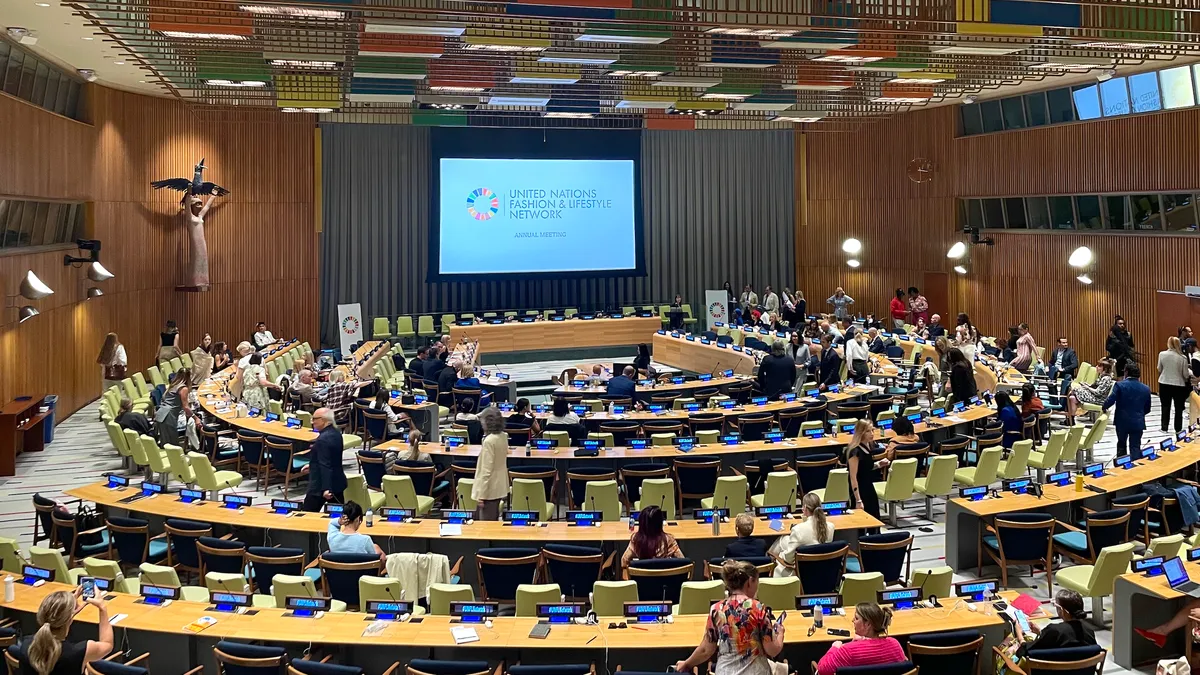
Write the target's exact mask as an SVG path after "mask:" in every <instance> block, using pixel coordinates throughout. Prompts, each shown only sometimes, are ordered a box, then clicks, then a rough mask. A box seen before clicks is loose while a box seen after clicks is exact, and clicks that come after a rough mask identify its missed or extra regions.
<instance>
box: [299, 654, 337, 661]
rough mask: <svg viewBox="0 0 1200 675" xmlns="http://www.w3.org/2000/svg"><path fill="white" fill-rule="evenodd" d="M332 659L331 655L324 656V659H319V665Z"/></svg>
mask: <svg viewBox="0 0 1200 675" xmlns="http://www.w3.org/2000/svg"><path fill="white" fill-rule="evenodd" d="M304 658H306V659H307V658H308V657H307V656H306V657H304ZM332 658H333V654H329V655H328V656H326V657H325V658H323V659H321V663H329V659H332Z"/></svg>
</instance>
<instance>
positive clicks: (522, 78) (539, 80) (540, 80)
mask: <svg viewBox="0 0 1200 675" xmlns="http://www.w3.org/2000/svg"><path fill="white" fill-rule="evenodd" d="M578 81H579V76H578V75H569V74H565V73H564V74H556V73H521V74H519V75H516V76H515V77H513V78H512V79H511V80H509V82H512V83H513V84H575V83H576V82H578Z"/></svg>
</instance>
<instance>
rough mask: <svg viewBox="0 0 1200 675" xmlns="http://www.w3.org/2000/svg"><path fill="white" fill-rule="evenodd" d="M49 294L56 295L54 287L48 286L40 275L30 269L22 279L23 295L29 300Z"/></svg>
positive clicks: (38, 298)
mask: <svg viewBox="0 0 1200 675" xmlns="http://www.w3.org/2000/svg"><path fill="white" fill-rule="evenodd" d="M47 295H54V289H53V288H50V287H49V286H47V285H46V284H45V283H44V282H43V281H42V280H41V279H39V278H38V275H36V274H34V273H33V270H29V271H28V272H26V273H25V279H24V280H23V281H21V297H23V298H25V299H27V300H40V299H42V298H44V297H46V296H47Z"/></svg>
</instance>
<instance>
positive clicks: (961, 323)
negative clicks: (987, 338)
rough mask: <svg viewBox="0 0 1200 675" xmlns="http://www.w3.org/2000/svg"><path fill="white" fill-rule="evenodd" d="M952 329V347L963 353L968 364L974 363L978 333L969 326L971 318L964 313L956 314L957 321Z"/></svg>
mask: <svg viewBox="0 0 1200 675" xmlns="http://www.w3.org/2000/svg"><path fill="white" fill-rule="evenodd" d="M956 324H957V325H956V327H955V329H954V346H955V347H958V350H959V351H961V352H962V353H963V356H965V357H966V358H967V361H968V362H970V363H974V362H975V351H976V349H977V348H978V345H979V331H978V330H976V329H975V326H973V325H972V324H971V317H969V316H967V314H966V312H959V313H958V321H957V322H956Z"/></svg>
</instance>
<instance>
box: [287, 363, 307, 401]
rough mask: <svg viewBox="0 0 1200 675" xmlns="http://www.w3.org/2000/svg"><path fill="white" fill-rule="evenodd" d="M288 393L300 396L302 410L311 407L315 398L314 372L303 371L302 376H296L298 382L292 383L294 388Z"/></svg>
mask: <svg viewBox="0 0 1200 675" xmlns="http://www.w3.org/2000/svg"><path fill="white" fill-rule="evenodd" d="M288 391H289V392H291V393H293V394H297V395H299V396H300V407H301V408H303V407H305V406H307V405H309V404H310V403H311V402H312V397H313V372H312V371H311V370H309V369H308V368H305V369H304V370H301V371H300V374H299V375H297V376H296V381H295V382H292V386H291V388H290V389H289V390H288Z"/></svg>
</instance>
